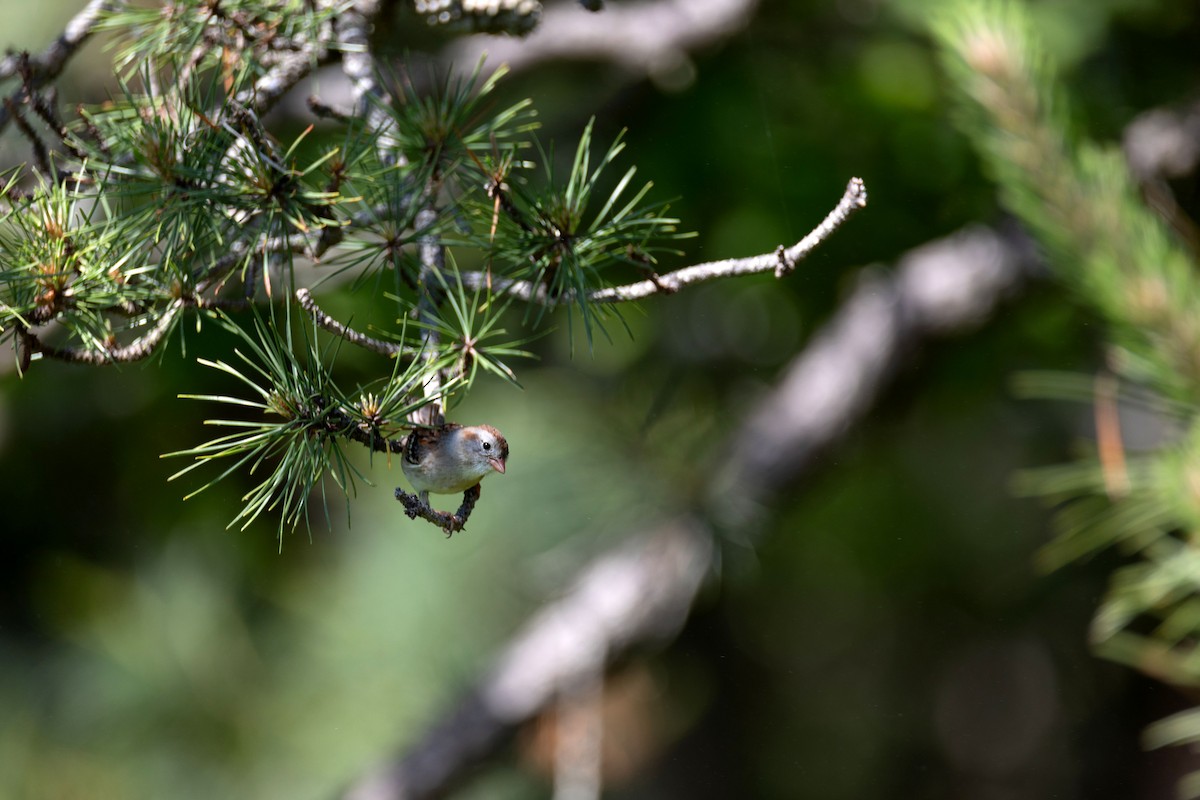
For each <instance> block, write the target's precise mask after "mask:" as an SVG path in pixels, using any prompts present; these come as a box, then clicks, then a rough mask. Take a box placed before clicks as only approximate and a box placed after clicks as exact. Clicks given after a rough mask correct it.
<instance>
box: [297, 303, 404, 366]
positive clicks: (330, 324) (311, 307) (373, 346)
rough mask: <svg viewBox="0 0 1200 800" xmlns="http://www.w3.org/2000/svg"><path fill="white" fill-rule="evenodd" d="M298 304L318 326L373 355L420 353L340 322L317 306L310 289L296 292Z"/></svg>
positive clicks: (389, 355)
mask: <svg viewBox="0 0 1200 800" xmlns="http://www.w3.org/2000/svg"><path fill="white" fill-rule="evenodd" d="M296 302H297V303H299V304H300V307H301V308H303V309H304V310H305V311H307V312H308V314H309V316H311V317H312V318H313V322H315V323H317V325H319V326H321V327H322V328H324V329H325V330H327V331H329V332H330V333H332V334H335V335H337V336H341V337H342V338H343V339H345V340H346V341H347V342H350V343H351V344H355V345H358V346H359V347H362V348H364V349H366V350H370V351H371V352H373V353H379V355H381V356H388V357H389V358H390V357H394V356H398V355H413V354H415V353H417V352H419V351H418V350H417V349H416V348H413V347H405V346H404V345H402V344H396V343H395V342H385V341H383V340H381V339H375V338H373V337H371V336H367V335H366V334H365V333H360V332H359V331H356V330H354V329H353V328H351V327H349V326H348V325H345V324H343V323H341V322H338V321H337V320H336V319H334V318H333V317H331V316H329V315H328V314H326V313H325V312H324V311H323V310H322V309H321V307H320V306H318V305H317V301H316V300H314V299H313V296H312V293H311V292H310V291H308V289H305V288H300V289H297V290H296Z"/></svg>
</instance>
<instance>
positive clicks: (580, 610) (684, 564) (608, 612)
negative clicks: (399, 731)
mask: <svg viewBox="0 0 1200 800" xmlns="http://www.w3.org/2000/svg"><path fill="white" fill-rule="evenodd" d="M1034 263H1035V260H1034V257H1033V249H1032V248H1031V247H1030V246H1029V245H1028V243H1027V240H1026V239H1025V238H1024V237H1023V236H1022V235H1020V234H1017V233H998V232H996V231H992V230H989V229H986V228H969V229H966V230H964V231H962V232H960V233H958V234H955V235H954V236H951V237H949V238H946V239H943V240H939V241H936V242H932V243H930V244H928V245H926V246H924V247H921V248H919V249H917V250H914V251H912V252H911V253H909V254H908V255H906V256H905V257H904V258H903V259H902V260H901V262H900V264H899V266H898V267H897V269H896V271H895V273H894V274H893V275H891V276H888V275H883V274H872V275H870V276H868V277H867V278H865V279H864V280H863V281H862V282H861V283H860V285H859V287H858V288H857V289H856V290H855V291H854V293H853V295H852V296H851V297H850V298H849V299H848V300H847V301H846V303H845V304H844V305H843V306H842V308H841V309H840V310H839V311H838V313H837V314H836V315H835V317H834V318H833V320H832V321H830V322H829V323H828V324H827V325H826V326H825V327H824V328H823V329H822V330H821V331H820V332H819V333H818V334H817V335H816V337H814V339H813V340H812V342H811V344H810V345H809V346H808V347H807V348H806V349H805V350H804V352H802V353H801V354H800V355H798V356H797V357H796V358H795V359H794V360H793V361H792V363H791V364H790V365H789V367H788V368H787V370H786V371H785V374H784V377H783V379H782V380H781V381H780V383H779V385H778V387H777V388H776V389H775V390H774V391H772V392H771V393H770V394H768V395H767V396H766V397H764V398H763V400H762V401H761V402H760V403H759V404H758V406H757V408H756V409H755V410H754V411H753V412H751V414H750V415H749V416H748V417H747V418H746V419H745V420H744V421H743V422H742V424H741V425H740V426H737V428H738V429H737V432H736V433H735V434H734V435H733V436H732V438H731V439H730V440H729V442H728V443H727V444H726V449H725V451H724V456H723V458H722V459H721V461H722V462H724V463H725V464H726V465H727V469H726V470H725V472H724V473H722V474H720V475H718V476H717V477H716V478H715V479H714V481H713V483H712V485H711V487H710V488H709V491H708V493H707V497H708V500H707V503H706V505H707V508H706V509H705V511H706V512H707V515H708V516H709V517H710V518H711V519H713V520H720V521H721V523H722V526H734V527H735V528H736V529H738V530H743V531H747V532H749V531H750V530H751V529H753V528H756V527H758V525H759V524H760V523H761V522H762V521H763V520H764V518H765V516H766V508H767V503H768V502H769V501H770V500H771V499H772V498H773V497H774V496H775V494H776V493H777V492H778V491H779V490H781V489H783V488H785V487H794V481H795V479H796V477H797V476H798V475H800V474H801V473H803V472H804V471H805V470H807V469H809V468H811V467H813V466H814V464H815V462H816V457H817V455H818V454H819V453H820V452H822V451H823V450H824V449H825V448H827V447H829V446H830V445H831V444H833V443H834V442H835V441H837V440H838V439H839V438H840V437H842V436H843V435H845V433H846V432H847V431H848V430H850V429H851V428H852V426H853V425H854V423H855V422H857V421H858V420H859V419H861V418H862V416H863V415H864V414H865V413H866V411H867V409H868V408H870V406H871V404H872V403H874V402H875V401H876V400H877V399H878V397H879V395H880V393H881V392H882V390H883V388H884V386H885V385H886V381H887V378H888V377H890V376H891V374H892V373H893V371H894V370H895V368H896V365H897V362H898V361H899V358H900V356H902V355H903V354H905V353H907V352H911V351H912V350H913V349H914V348H915V345H916V344H917V343H918V342H920V341H921V340H923V339H926V338H930V337H934V336H941V335H946V334H951V333H954V332H957V331H960V330H962V329H964V328H969V327H972V326H974V325H977V324H979V323H980V322H982V320H983V319H984V318H985V317H986V316H987V315H988V314H989V313H990V312H991V311H992V310H994V308H995V307H996V305H997V304H998V303H999V302H1000V301H1001V300H1002V299H1004V298H1005V297H1007V296H1008V295H1009V294H1010V293H1011V292H1012V291H1014V289H1015V288H1016V287H1017V286H1018V285H1019V284H1020V283H1021V282H1022V279H1023V277H1024V276H1025V275H1026V274H1027V273H1028V272H1029V271H1030V269H1031V268H1032V266H1033V264H1034ZM712 555H713V530H712V528H711V527H710V525H709V524H708V523H707V522H704V521H701V519H699V518H697V517H684V518H681V519H678V520H675V521H674V522H671V523H669V524H666V525H664V526H662V527H661V528H659V529H657V530H653V531H649V532H646V533H643V534H640V535H635V536H633V537H632V538H631V539H629V540H628V541H626V542H625V543H623V544H621V545H620V546H618V547H617V548H616V549H615V550H613V551H611V552H609V553H605V554H603V555H601V556H600V557H599V558H597V559H596V560H595V561H593V562H592V563H591V564H589V565H588V566H587V567H585V568H584V570H583V571H582V572H581V574H580V577H579V578H578V579H577V581H576V583H575V586H574V588H573V589H571V590H570V591H569V592H568V593H567V594H566V595H565V596H564V597H563V598H562V599H560V600H556V601H552V602H550V603H548V604H547V605H546V606H545V607H544V608H543V609H542V610H541V611H540V612H538V613H537V614H536V615H535V616H534V617H533V618H532V619H530V621H529V622H528V623H526V625H525V626H524V627H523V628H522V629H521V630H520V631H519V632H518V633H517V634H516V635H515V636H514V637H513V639H512V641H511V643H510V644H509V645H508V647H507V648H506V649H505V650H504V651H503V652H502V653H501V654H500V656H499V657H498V658H497V660H496V662H495V664H494V665H493V667H492V669H491V670H490V671H489V672H488V673H487V674H486V675H485V676H484V677H483V678H482V679H481V680H480V681H479V683H478V684H477V685H476V686H475V687H474V688H472V689H471V690H469V691H468V692H467V693H466V695H465V697H464V698H463V699H462V700H461V701H460V702H459V704H458V705H457V707H455V708H454V709H453V710H452V711H450V712H449V713H448V714H447V715H446V716H445V717H443V718H442V720H440V721H439V722H437V723H436V724H435V725H433V726H432V727H430V728H429V729H428V731H427V732H426V733H425V735H424V736H422V737H421V738H420V739H419V740H418V741H417V743H416V744H415V745H414V746H412V747H411V748H410V749H408V750H407V751H406V752H405V753H404V754H403V755H402V756H400V757H399V758H398V759H397V760H396V761H394V762H392V763H390V764H388V765H386V766H384V767H383V768H381V769H379V770H378V771H376V772H374V773H373V774H371V775H369V776H368V777H366V778H364V779H363V780H362V781H360V782H359V783H358V784H357V785H356V786H355V787H354V788H353V789H352V790H351V791H350V792H348V793H347V794H346V798H348V800H417V798H431V797H440V796H443V795H444V794H445V792H446V791H448V789H449V788H450V786H451V785H452V784H454V783H455V782H456V781H459V780H461V779H462V778H463V777H464V776H465V775H466V774H468V773H469V771H470V768H471V767H472V766H474V765H476V764H478V763H479V762H481V761H482V760H484V759H485V758H487V757H488V756H489V755H491V754H493V753H494V752H495V751H496V750H497V749H499V747H500V746H501V745H502V744H503V743H504V742H505V741H506V739H507V737H508V735H509V734H510V733H511V732H512V730H513V729H514V728H515V727H516V726H518V725H520V724H521V723H523V722H524V721H526V720H528V719H530V718H531V717H532V716H533V715H535V714H536V713H538V712H539V711H541V710H542V709H545V708H548V707H550V706H552V705H553V704H554V703H555V702H556V701H557V700H558V699H559V698H560V697H562V696H564V695H565V694H567V693H569V692H570V691H571V690H572V689H573V687H575V686H577V685H578V681H579V680H580V677H581V676H583V675H586V673H587V671H588V670H589V669H593V668H594V659H595V655H596V654H597V653H600V654H602V655H603V656H604V657H606V658H607V660H608V661H610V662H611V660H612V659H614V658H616V657H618V656H620V655H621V654H623V653H626V652H628V651H629V650H630V649H632V648H634V647H638V646H643V645H645V644H647V643H652V642H655V641H661V640H662V639H664V638H668V637H670V636H672V635H674V633H675V632H676V631H677V630H678V628H679V627H680V626H681V625H682V624H683V622H684V620H685V619H686V616H687V614H688V611H689V609H690V607H691V604H692V603H693V601H694V598H695V596H696V593H697V592H698V591H699V589H700V587H701V585H702V582H703V579H704V577H705V575H706V574H707V573H708V570H709V568H710V565H711V563H712Z"/></svg>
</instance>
